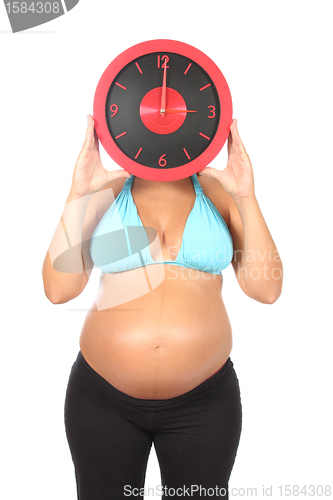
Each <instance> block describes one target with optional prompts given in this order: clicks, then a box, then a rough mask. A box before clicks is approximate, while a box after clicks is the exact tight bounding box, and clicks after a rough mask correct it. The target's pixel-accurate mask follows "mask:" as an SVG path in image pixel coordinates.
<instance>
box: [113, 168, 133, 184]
mask: <svg viewBox="0 0 333 500" xmlns="http://www.w3.org/2000/svg"><path fill="white" fill-rule="evenodd" d="M121 177H127V178H129V177H131V174H129V173H128V172H126V170H123V169H121V170H108V182H111V181H113V180H114V179H119V178H121Z"/></svg>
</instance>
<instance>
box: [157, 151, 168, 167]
mask: <svg viewBox="0 0 333 500" xmlns="http://www.w3.org/2000/svg"><path fill="white" fill-rule="evenodd" d="M164 156H166V153H165V155H162V156H161V158H160V159H159V160H158V164H159V166H160V167H165V165H166V164H167V161H166V159H165V158H164Z"/></svg>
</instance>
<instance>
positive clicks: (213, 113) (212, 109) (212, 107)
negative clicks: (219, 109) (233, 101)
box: [208, 106, 215, 118]
mask: <svg viewBox="0 0 333 500" xmlns="http://www.w3.org/2000/svg"><path fill="white" fill-rule="evenodd" d="M208 108H211V113H212V115H211V116H209V115H208V118H214V116H215V106H208Z"/></svg>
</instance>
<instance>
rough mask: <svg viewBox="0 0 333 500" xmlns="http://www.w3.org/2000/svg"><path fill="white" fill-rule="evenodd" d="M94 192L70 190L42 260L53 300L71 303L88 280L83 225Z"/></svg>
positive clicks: (46, 284) (47, 294)
mask: <svg viewBox="0 0 333 500" xmlns="http://www.w3.org/2000/svg"><path fill="white" fill-rule="evenodd" d="M91 196H92V195H87V196H83V197H78V196H75V195H73V194H72V193H70V194H69V195H68V197H67V200H66V204H65V208H64V210H63V213H62V215H61V218H60V221H59V224H58V226H57V228H56V230H55V233H54V235H53V238H52V240H51V243H50V246H49V249H48V251H47V254H46V256H45V259H44V263H43V269H42V274H43V283H44V291H45V295H46V296H47V298H48V299H49V300H50V301H51V302H53V303H64V302H68V300H71V299H73V298H75V297H77V295H79V294H80V292H81V290H82V284H83V280H84V278H86V279H87V275H86V271H85V268H84V262H83V258H82V250H81V244H82V238H81V235H82V225H83V221H84V217H85V214H86V209H87V205H88V203H89V200H90V198H91Z"/></svg>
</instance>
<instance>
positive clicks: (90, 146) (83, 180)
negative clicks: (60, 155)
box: [70, 115, 130, 196]
mask: <svg viewBox="0 0 333 500" xmlns="http://www.w3.org/2000/svg"><path fill="white" fill-rule="evenodd" d="M87 118H88V126H87V132H86V137H85V140H84V143H83V146H82V150H81V152H80V154H79V157H78V159H77V161H76V164H75V168H74V173H73V179H72V185H71V189H70V192H71V194H72V195H74V196H85V195H88V194H92V193H95V192H96V191H99V190H100V189H102V188H103V187H104V186H105V185H106V184H107V183H108V182H110V181H112V180H114V179H118V178H119V177H130V174H129V173H128V172H126V170H123V169H121V170H111V171H107V170H105V168H104V167H103V165H102V162H101V157H100V154H99V143H98V137H97V134H96V131H95V126H94V119H93V117H92V115H88V116H87Z"/></svg>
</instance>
